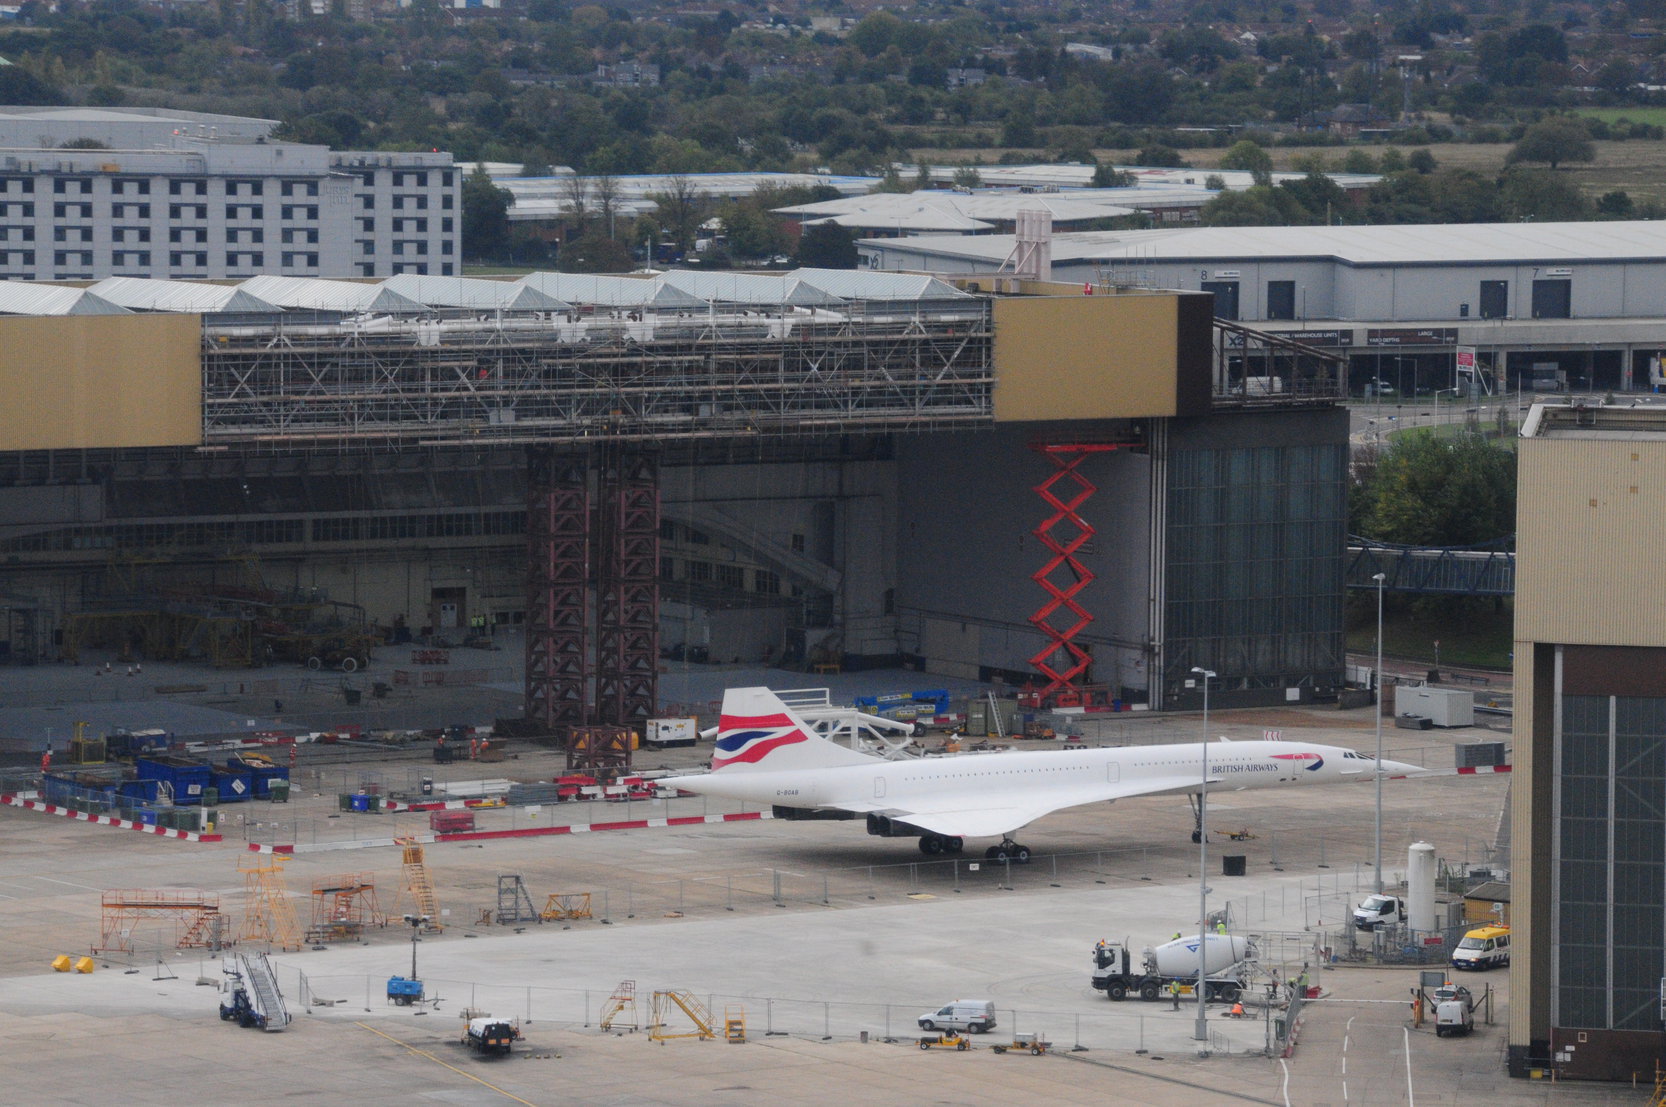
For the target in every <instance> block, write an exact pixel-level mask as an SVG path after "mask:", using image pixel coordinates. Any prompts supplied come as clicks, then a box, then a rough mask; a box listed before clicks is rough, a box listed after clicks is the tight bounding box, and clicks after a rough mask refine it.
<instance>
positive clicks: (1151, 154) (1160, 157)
mask: <svg viewBox="0 0 1666 1107" xmlns="http://www.w3.org/2000/svg"><path fill="white" fill-rule="evenodd" d="M1134 160H1135V161H1136V162H1138V163H1139V164H1140V165H1147V166H1152V167H1154V168H1163V169H1187V168H1190V167H1189V166H1188V165H1187V164H1186V159H1185V158H1183V157H1181V156H1180V151H1178V150H1176V149H1175V148H1174V147H1172V146H1164V145H1162V144H1160V143H1158V144H1154V145H1151V146H1144V147H1141V148H1140V152H1139V153H1137V154H1135V155H1134Z"/></svg>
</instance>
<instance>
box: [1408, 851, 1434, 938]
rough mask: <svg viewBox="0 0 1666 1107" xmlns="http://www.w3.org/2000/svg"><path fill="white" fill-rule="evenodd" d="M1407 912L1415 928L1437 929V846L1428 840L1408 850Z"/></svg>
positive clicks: (1412, 926) (1409, 920)
mask: <svg viewBox="0 0 1666 1107" xmlns="http://www.w3.org/2000/svg"><path fill="white" fill-rule="evenodd" d="M1406 913H1407V921H1408V922H1409V923H1410V924H1411V928H1412V929H1413V930H1425V931H1427V930H1434V929H1435V847H1434V846H1431V845H1430V844H1429V843H1428V842H1413V843H1412V844H1411V848H1410V849H1408V850H1407V851H1406Z"/></svg>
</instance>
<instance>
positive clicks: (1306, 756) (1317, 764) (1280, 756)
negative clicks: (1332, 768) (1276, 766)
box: [1270, 753, 1325, 773]
mask: <svg viewBox="0 0 1666 1107" xmlns="http://www.w3.org/2000/svg"><path fill="white" fill-rule="evenodd" d="M1270 756H1271V757H1272V758H1273V760H1275V761H1309V762H1312V764H1309V765H1303V766H1302V768H1304V769H1306V770H1307V771H1308V772H1310V773H1313V772H1318V771H1319V770H1320V769H1322V768H1324V767H1325V759H1324V758H1323V757H1321V756H1320V755H1319V754H1316V753H1275V754H1271V755H1270ZM1294 767H1295V766H1291V768H1294Z"/></svg>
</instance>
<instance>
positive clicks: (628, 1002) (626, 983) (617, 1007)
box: [602, 980, 637, 1030]
mask: <svg viewBox="0 0 1666 1107" xmlns="http://www.w3.org/2000/svg"><path fill="white" fill-rule="evenodd" d="M626 1014H629V1015H630V1020H631V1022H630V1028H631V1029H632V1030H635V1029H636V1028H637V1015H636V981H634V980H621V981H619V986H618V987H617V988H615V989H613V994H612V995H611V996H608V997H607V1005H606V1006H605V1007H603V1008H602V1029H603V1030H612V1029H613V1027H614V1026H615V1025H616V1024H617V1025H623V1022H624V1016H625V1015H626Z"/></svg>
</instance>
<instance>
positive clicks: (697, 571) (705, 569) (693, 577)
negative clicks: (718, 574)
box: [688, 561, 712, 584]
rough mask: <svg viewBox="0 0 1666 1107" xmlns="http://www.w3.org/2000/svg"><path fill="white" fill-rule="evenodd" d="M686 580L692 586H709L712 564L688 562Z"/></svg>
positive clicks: (707, 562)
mask: <svg viewBox="0 0 1666 1107" xmlns="http://www.w3.org/2000/svg"><path fill="white" fill-rule="evenodd" d="M688 579H689V582H690V583H693V584H709V583H710V582H711V579H712V563H711V562H709V561H690V562H689V563H688Z"/></svg>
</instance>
